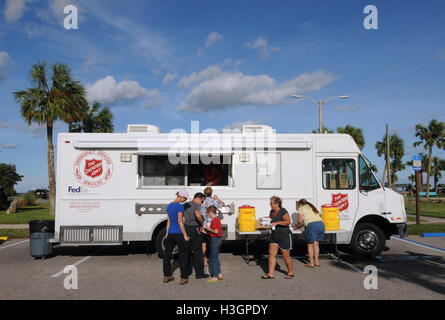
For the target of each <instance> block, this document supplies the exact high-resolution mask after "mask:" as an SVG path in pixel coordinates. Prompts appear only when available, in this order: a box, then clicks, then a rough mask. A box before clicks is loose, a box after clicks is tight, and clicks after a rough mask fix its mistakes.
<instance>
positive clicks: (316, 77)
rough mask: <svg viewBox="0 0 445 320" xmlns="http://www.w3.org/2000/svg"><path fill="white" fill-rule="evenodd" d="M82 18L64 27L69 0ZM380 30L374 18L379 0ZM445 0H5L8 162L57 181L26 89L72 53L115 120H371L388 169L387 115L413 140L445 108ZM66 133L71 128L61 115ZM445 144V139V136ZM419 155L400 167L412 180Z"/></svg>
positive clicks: (27, 184)
mask: <svg viewBox="0 0 445 320" xmlns="http://www.w3.org/2000/svg"><path fill="white" fill-rule="evenodd" d="M68 4H74V5H76V7H77V8H78V10H79V16H80V17H79V29H78V30H65V29H64V28H63V19H64V14H63V8H64V6H65V5H68ZM368 4H373V5H375V6H376V7H377V9H378V23H379V25H378V30H366V29H365V28H364V27H363V20H364V18H365V16H366V15H365V14H364V13H363V9H364V7H365V6H366V5H368ZM444 12H445V3H444V2H443V1H434V0H431V1H428V3H422V2H419V1H396V0H393V1H377V0H373V1H360V0H351V1H346V0H345V1H327V0H326V1H318V0H312V1H296V0H294V1H258V0H256V1H193V0H190V1H179V0H176V1H166V0H163V1H143V0H129V1H105V0H103V1H102V0H97V1H92V0H89V1H82V0H77V1H76V0H12V1H11V0H7V1H4V0H3V1H1V2H0V81H1V82H0V106H1V112H0V150H1V152H0V162H6V163H14V164H16V166H17V171H18V172H19V173H20V174H22V175H24V176H25V177H24V179H23V181H22V182H21V183H20V184H19V185H18V186H17V190H18V191H20V192H23V191H26V190H29V189H31V188H33V187H40V186H46V185H47V166H46V138H45V129H44V128H40V127H38V126H35V125H33V126H28V125H27V124H26V123H25V122H24V121H23V119H22V118H21V117H20V114H19V106H18V105H17V104H16V103H15V101H14V99H13V96H12V92H13V91H15V90H19V89H24V88H27V87H29V86H30V82H29V77H28V74H29V70H30V67H31V65H32V63H34V62H36V61H39V60H40V61H44V60H45V61H48V62H49V63H52V62H65V63H68V64H69V66H70V67H71V69H72V72H73V75H74V76H75V78H77V79H79V80H80V81H81V82H82V84H84V85H85V86H86V87H87V91H88V99H89V100H90V101H92V100H94V99H96V100H99V101H101V102H102V103H103V104H104V105H108V106H109V107H111V109H112V111H113V113H114V116H115V118H114V125H115V131H118V132H119V131H125V130H126V127H127V124H129V123H150V124H155V125H158V126H159V127H161V128H162V130H163V132H168V131H170V130H172V129H174V128H184V129H186V130H190V129H189V128H190V121H192V120H199V121H200V125H201V129H205V128H215V129H218V130H220V129H222V128H225V127H236V126H239V125H240V124H241V123H248V122H251V123H262V124H267V125H270V126H272V127H274V128H275V129H277V131H278V132H295V133H305V132H310V131H311V130H312V129H314V128H317V127H318V108H317V105H316V104H314V103H313V102H311V101H310V100H302V101H298V100H295V99H291V98H289V97H290V96H291V95H292V94H294V93H302V94H305V95H307V96H311V97H313V98H315V99H319V98H322V99H324V98H329V97H331V96H337V95H343V94H348V95H349V96H350V98H349V99H348V100H333V101H331V102H329V103H328V104H326V105H325V108H324V123H325V125H327V126H328V127H329V128H332V129H335V128H337V127H338V126H345V125H346V124H350V125H353V126H357V127H360V128H362V129H363V131H364V134H365V139H366V146H365V149H364V153H365V155H366V156H367V157H368V158H369V159H370V160H371V161H372V162H374V163H375V164H376V165H377V167H378V168H379V174H378V175H379V177H380V176H381V173H382V171H383V164H384V163H383V159H379V158H378V157H377V155H376V151H375V148H374V145H375V143H376V141H377V140H380V139H382V136H383V135H384V132H385V124H386V123H388V124H389V126H390V130H391V132H396V133H398V134H399V135H400V136H401V137H402V138H403V139H404V141H405V149H406V156H405V161H408V160H410V159H411V158H412V155H413V154H414V153H416V152H418V151H422V148H414V147H412V144H413V142H414V141H415V137H414V129H413V127H414V125H415V124H416V123H423V124H426V123H427V122H428V121H429V120H431V119H432V118H436V119H438V120H440V121H444V120H445V108H444V101H445V90H444V88H443V85H444V76H445V41H444V39H445V38H444V35H443V30H445V21H444V19H443V13H444ZM56 129H57V130H56V133H57V132H63V131H66V130H67V125H66V124H63V123H58V124H57V125H56ZM434 153H435V155H438V156H441V157H442V158H445V152H444V151H440V150H437V149H435V150H434ZM411 171H412V170H411V168H408V169H407V170H405V171H404V172H402V173H400V174H399V180H400V182H406V181H407V176H408V175H409V174H411V173H412V172H411Z"/></svg>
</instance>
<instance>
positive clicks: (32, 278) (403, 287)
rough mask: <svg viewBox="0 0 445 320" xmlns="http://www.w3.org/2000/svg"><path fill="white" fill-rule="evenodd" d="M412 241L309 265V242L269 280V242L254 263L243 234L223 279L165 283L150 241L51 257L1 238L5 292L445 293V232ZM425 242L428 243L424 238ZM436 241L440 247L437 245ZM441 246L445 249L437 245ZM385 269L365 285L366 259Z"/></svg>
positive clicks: (112, 295) (168, 295) (193, 295)
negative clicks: (374, 253)
mask: <svg viewBox="0 0 445 320" xmlns="http://www.w3.org/2000/svg"><path fill="white" fill-rule="evenodd" d="M408 239H409V240H410V241H416V242H419V243H420V244H419V243H412V242H405V241H401V240H399V239H391V240H390V241H388V242H387V247H388V249H387V250H386V251H385V252H383V253H382V255H381V256H380V257H377V258H373V259H363V258H356V257H353V256H350V255H348V254H342V255H341V261H340V263H338V262H337V260H335V259H333V258H332V257H329V255H328V253H332V248H331V247H325V248H323V249H322V252H323V253H324V254H323V256H322V258H321V261H320V264H321V267H320V268H317V269H312V268H304V267H303V265H304V263H306V259H305V248H304V243H302V242H297V243H296V247H295V248H294V250H293V251H292V256H293V257H294V259H293V262H294V272H295V274H296V276H295V278H294V279H292V280H285V279H283V277H282V276H283V275H284V273H281V272H284V271H283V270H285V265H284V261H283V260H282V259H281V257H279V258H278V266H279V268H280V269H283V270H282V271H281V272H280V270H278V271H277V272H276V274H275V279H274V280H262V279H260V276H261V275H262V274H263V272H264V270H265V267H266V264H267V256H265V255H266V254H267V243H265V242H257V243H255V245H254V246H253V247H252V252H253V253H254V254H255V256H256V261H253V262H251V263H250V265H247V264H246V263H245V262H244V260H243V258H242V256H241V254H242V252H243V248H244V247H243V243H242V242H230V243H224V244H223V247H222V251H223V253H222V254H221V256H220V259H221V263H222V266H221V268H222V271H223V274H224V280H222V281H220V282H218V283H216V284H209V283H206V281H205V280H196V279H194V275H192V277H191V278H190V279H191V281H190V282H189V283H188V284H187V285H185V286H180V285H179V283H178V281H179V270H178V269H176V271H175V273H174V276H175V281H174V282H170V283H168V284H164V283H162V260H161V259H159V257H158V256H157V254H156V253H154V254H147V250H146V244H144V243H141V244H131V245H130V246H125V247H105V248H104V247H83V248H65V247H64V248H61V247H59V248H56V249H55V252H54V255H53V256H52V257H49V258H47V259H45V260H34V259H32V258H31V257H30V256H29V241H28V240H13V241H8V242H5V243H3V244H2V245H0V275H1V277H0V288H2V292H3V294H2V295H1V298H0V299H204V300H206V299H241V300H249V299H255V300H256V299H273V300H275V299H276V300H283V299H317V300H319V299H363V300H369V299H383V300H388V299H444V298H445V259H444V258H445V238H420V237H415V236H410V237H409V238H408ZM422 244H424V245H422ZM430 246H432V247H435V248H436V249H434V248H431V247H430ZM437 248H439V249H437ZM67 265H76V267H77V272H78V288H77V290H75V289H71V290H67V289H65V287H64V280H65V278H66V277H67V276H68V274H64V273H63V270H64V268H65V266H67ZM367 265H373V266H375V267H376V268H377V271H378V282H377V284H378V289H369V290H368V289H365V287H364V280H365V278H366V277H367V276H368V275H369V274H364V273H363V270H364V268H365V266H367Z"/></svg>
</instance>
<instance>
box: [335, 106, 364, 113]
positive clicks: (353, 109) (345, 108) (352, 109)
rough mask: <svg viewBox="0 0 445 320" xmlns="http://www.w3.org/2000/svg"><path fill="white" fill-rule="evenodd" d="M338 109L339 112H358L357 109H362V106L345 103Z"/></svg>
mask: <svg viewBox="0 0 445 320" xmlns="http://www.w3.org/2000/svg"><path fill="white" fill-rule="evenodd" d="M336 110H337V111H339V112H356V111H361V110H362V107H360V106H349V105H344V106H340V107H337V108H336Z"/></svg>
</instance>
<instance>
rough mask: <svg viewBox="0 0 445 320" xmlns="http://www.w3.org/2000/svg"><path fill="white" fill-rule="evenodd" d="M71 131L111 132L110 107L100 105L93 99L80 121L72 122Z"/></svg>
mask: <svg viewBox="0 0 445 320" xmlns="http://www.w3.org/2000/svg"><path fill="white" fill-rule="evenodd" d="M101 108H102V109H101ZM73 131H74V132H82V131H83V132H99V133H109V132H113V131H114V126H113V113H112V112H111V110H110V108H108V107H101V105H100V103H99V102H97V101H95V102H94V103H93V106H92V107H90V108H88V110H87V112H86V113H85V115H84V118H83V120H82V122H79V123H75V124H73Z"/></svg>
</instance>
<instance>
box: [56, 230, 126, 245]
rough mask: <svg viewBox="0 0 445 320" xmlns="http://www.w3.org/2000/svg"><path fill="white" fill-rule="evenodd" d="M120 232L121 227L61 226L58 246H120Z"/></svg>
mask: <svg viewBox="0 0 445 320" xmlns="http://www.w3.org/2000/svg"><path fill="white" fill-rule="evenodd" d="M122 231H123V227H122V226H61V227H60V244H61V245H65V246H70V245H120V244H122Z"/></svg>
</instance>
